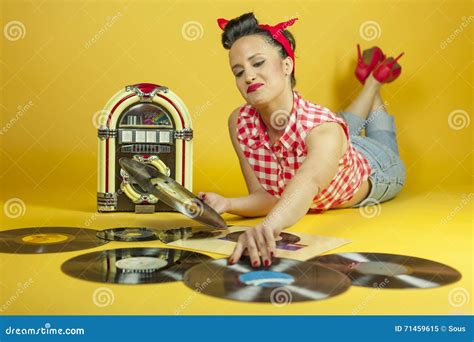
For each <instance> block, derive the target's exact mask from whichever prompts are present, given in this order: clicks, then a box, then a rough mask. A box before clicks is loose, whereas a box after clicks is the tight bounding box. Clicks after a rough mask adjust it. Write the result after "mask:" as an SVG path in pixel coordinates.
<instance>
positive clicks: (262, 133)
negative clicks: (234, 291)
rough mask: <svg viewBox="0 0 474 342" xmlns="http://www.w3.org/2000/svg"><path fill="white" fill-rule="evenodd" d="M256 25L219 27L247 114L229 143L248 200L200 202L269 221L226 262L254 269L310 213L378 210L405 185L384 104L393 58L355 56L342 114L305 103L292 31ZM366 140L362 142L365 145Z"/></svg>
mask: <svg viewBox="0 0 474 342" xmlns="http://www.w3.org/2000/svg"><path fill="white" fill-rule="evenodd" d="M296 20H297V19H296V18H295V19H291V20H289V21H287V22H283V23H280V24H277V25H275V26H270V25H259V24H258V21H257V20H256V18H255V16H254V15H253V13H247V14H244V15H242V16H240V17H238V18H235V19H232V20H230V21H227V20H225V19H219V20H218V24H219V26H220V28H221V29H222V30H223V34H222V45H223V46H224V48H226V49H228V50H229V62H230V68H231V71H232V73H233V75H234V76H235V81H236V85H237V88H238V90H239V92H240V93H241V95H242V97H243V99H244V100H245V104H244V105H242V106H241V107H239V108H237V109H235V110H234V111H233V112H232V113H231V114H230V117H229V133H230V138H231V140H232V144H233V146H234V149H235V152H236V153H237V156H238V158H239V161H240V167H241V170H242V173H243V175H244V178H245V182H246V184H247V188H248V192H249V195H248V196H245V197H239V198H225V197H223V196H221V195H219V194H216V193H212V192H201V193H199V197H200V198H201V199H203V200H204V201H205V202H206V203H207V204H209V205H210V206H211V207H213V208H214V209H216V210H217V211H218V212H219V213H224V212H227V213H231V214H235V215H240V216H245V217H258V216H265V219H264V220H263V221H262V222H261V223H259V224H258V225H257V226H255V227H251V228H249V229H247V230H246V232H245V233H244V234H242V235H241V236H240V238H239V241H238V243H237V246H236V248H235V250H234V252H233V254H232V255H231V256H230V259H229V262H230V263H235V262H237V261H238V260H239V259H240V257H241V255H242V254H243V253H246V254H247V253H248V255H249V257H250V260H251V263H252V266H260V265H265V266H268V265H270V264H271V260H272V256H273V255H274V253H275V237H277V236H278V235H279V234H280V233H281V231H282V230H283V229H285V228H287V227H290V226H291V225H293V224H295V223H296V222H298V220H300V219H301V218H302V217H303V216H304V215H305V214H306V213H308V212H318V211H319V212H320V211H324V210H328V209H333V208H354V207H360V206H364V205H373V204H374V203H380V202H383V201H387V200H389V199H391V198H393V197H395V196H396V195H397V194H398V193H399V192H400V190H401V189H402V186H403V184H404V182H405V168H404V165H403V162H402V161H401V160H400V158H399V153H398V146H397V140H396V135H395V124H394V119H393V117H392V116H391V115H389V114H388V113H387V112H386V110H385V108H384V102H383V100H382V98H381V96H380V88H381V87H382V86H383V84H384V83H389V82H392V81H393V80H395V79H396V78H397V77H398V75H399V74H400V72H401V67H400V65H399V64H398V63H397V60H398V59H399V58H400V57H401V55H400V56H398V57H397V58H395V59H394V58H392V57H389V58H386V57H385V55H384V54H383V53H382V51H381V49H380V48H378V47H372V48H371V49H368V50H365V51H363V53H361V51H360V48H359V46H357V47H358V64H357V67H356V73H355V74H356V77H357V78H358V79H359V81H360V82H361V83H362V84H363V87H362V90H361V91H360V93H359V94H358V96H357V97H356V99H355V100H354V101H353V102H352V103H351V104H350V105H349V106H348V107H347V108H346V109H345V110H344V111H343V112H340V113H338V114H335V113H333V112H331V111H330V110H329V109H328V108H326V107H324V106H321V105H319V104H315V103H312V102H310V101H308V100H307V99H305V98H303V97H302V96H301V95H300V94H299V93H298V92H297V91H295V90H294V87H295V83H296V81H295V58H294V51H295V40H294V37H293V36H292V35H291V33H290V32H289V31H287V30H286V28H287V27H288V26H291V25H293V24H294V23H295V21H296ZM364 130H365V136H361V135H360V134H361V133H362V131H364Z"/></svg>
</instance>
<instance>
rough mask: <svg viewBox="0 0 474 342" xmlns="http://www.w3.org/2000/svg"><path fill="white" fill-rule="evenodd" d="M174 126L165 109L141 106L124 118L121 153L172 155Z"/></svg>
mask: <svg viewBox="0 0 474 342" xmlns="http://www.w3.org/2000/svg"><path fill="white" fill-rule="evenodd" d="M173 129H174V125H173V122H172V120H171V117H170V116H169V115H168V114H167V113H166V112H165V110H164V109H163V108H160V107H159V105H155V104H139V105H136V106H134V107H132V108H131V109H130V110H128V111H127V112H126V113H125V115H124V116H123V117H122V120H121V121H120V124H119V129H118V143H119V145H120V151H121V152H124V153H170V152H171V145H173Z"/></svg>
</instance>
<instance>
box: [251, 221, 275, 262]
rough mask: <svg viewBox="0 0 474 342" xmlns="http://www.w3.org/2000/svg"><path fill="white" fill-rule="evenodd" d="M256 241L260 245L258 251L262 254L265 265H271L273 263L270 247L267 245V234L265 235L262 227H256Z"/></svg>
mask: <svg viewBox="0 0 474 342" xmlns="http://www.w3.org/2000/svg"><path fill="white" fill-rule="evenodd" d="M255 241H256V244H257V246H258V251H259V252H260V256H261V257H262V262H263V265H264V266H270V263H271V257H270V248H269V246H268V245H267V241H266V239H265V236H264V235H263V232H262V229H255ZM259 259H260V258H259ZM252 265H253V264H252Z"/></svg>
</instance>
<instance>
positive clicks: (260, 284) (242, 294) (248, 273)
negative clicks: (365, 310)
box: [184, 258, 351, 306]
mask: <svg viewBox="0 0 474 342" xmlns="http://www.w3.org/2000/svg"><path fill="white" fill-rule="evenodd" d="M184 283H185V284H186V285H187V286H188V287H190V288H191V289H193V290H195V291H197V292H199V293H202V294H206V295H209V296H214V297H219V298H225V299H231V300H237V301H243V302H267V303H274V304H275V305H277V306H278V305H280V306H283V305H286V304H289V303H291V302H302V301H312V300H322V299H326V298H328V297H332V296H336V295H338V294H340V293H342V292H344V291H346V290H347V289H348V288H349V286H350V284H351V282H350V280H349V278H347V277H346V276H345V275H344V274H342V273H340V272H337V271H335V270H332V269H330V268H327V267H325V266H322V265H317V264H315V263H308V262H304V261H297V260H291V259H275V260H274V263H273V264H272V265H271V266H269V267H260V268H253V267H251V266H250V265H249V260H248V259H247V258H245V259H243V260H241V261H239V262H238V263H236V264H233V265H229V264H228V262H227V259H218V260H212V261H207V262H205V263H202V264H200V265H197V266H194V267H193V268H191V269H190V270H189V271H187V272H186V273H185V275H184Z"/></svg>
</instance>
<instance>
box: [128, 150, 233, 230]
mask: <svg viewBox="0 0 474 342" xmlns="http://www.w3.org/2000/svg"><path fill="white" fill-rule="evenodd" d="M119 164H120V166H121V167H122V169H123V170H124V171H125V172H126V173H127V174H128V176H129V177H130V178H131V179H132V180H134V182H135V183H137V184H138V185H139V186H140V187H141V188H142V189H143V190H144V191H146V192H148V193H151V194H153V195H154V196H156V197H158V198H159V199H160V200H161V201H163V202H164V203H166V204H167V205H169V206H170V207H171V208H174V209H176V210H177V211H179V212H180V213H182V214H184V215H186V216H187V217H189V218H191V219H193V220H195V221H198V222H200V223H202V224H205V225H208V226H210V227H213V228H218V229H227V224H226V223H225V221H224V219H223V218H222V217H221V215H219V213H217V212H216V211H215V210H214V209H213V208H212V207H210V206H209V205H207V204H206V203H205V202H203V201H201V200H200V199H199V198H198V197H196V196H195V195H194V194H193V193H192V192H191V191H189V190H188V189H186V188H185V187H184V186H182V185H181V184H179V183H178V182H176V181H175V180H174V179H172V178H171V177H168V176H166V175H164V174H162V173H161V172H160V171H158V170H157V169H156V168H155V167H153V166H151V165H148V164H146V163H141V162H139V161H136V160H133V159H130V158H125V157H123V158H120V160H119Z"/></svg>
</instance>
